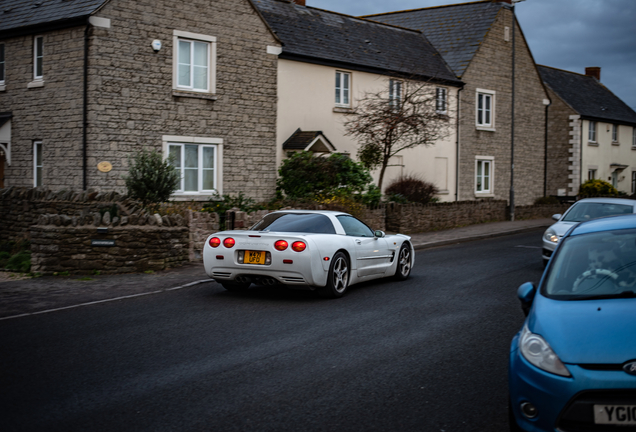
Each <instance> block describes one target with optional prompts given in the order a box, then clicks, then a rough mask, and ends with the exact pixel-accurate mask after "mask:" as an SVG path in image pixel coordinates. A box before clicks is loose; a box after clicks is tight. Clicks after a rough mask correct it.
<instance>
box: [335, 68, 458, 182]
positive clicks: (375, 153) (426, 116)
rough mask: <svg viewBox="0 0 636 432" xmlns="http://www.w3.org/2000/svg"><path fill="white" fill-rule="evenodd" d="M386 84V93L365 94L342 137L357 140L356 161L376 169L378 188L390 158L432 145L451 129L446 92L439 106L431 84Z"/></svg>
mask: <svg viewBox="0 0 636 432" xmlns="http://www.w3.org/2000/svg"><path fill="white" fill-rule="evenodd" d="M387 81H388V85H387V86H385V88H386V90H383V91H380V92H377V93H365V96H364V97H363V98H362V99H360V100H359V102H358V104H357V106H356V107H354V108H353V110H352V112H351V113H349V114H347V120H346V121H345V122H344V127H345V130H346V135H350V136H353V137H355V138H356V139H357V140H358V158H359V159H360V162H362V164H363V165H364V166H365V167H367V168H369V169H376V168H378V167H380V178H379V180H378V187H379V188H380V189H382V181H383V179H384V173H385V171H386V168H387V166H389V160H390V159H391V157H393V156H395V155H396V154H398V153H400V152H402V151H404V150H406V149H410V148H413V147H418V146H422V145H424V146H429V145H433V144H435V142H436V141H437V140H438V139H440V138H444V137H445V136H447V135H448V134H449V133H450V130H451V128H450V127H449V126H450V125H449V121H448V119H449V116H448V113H449V112H450V111H449V103H448V96H449V95H448V94H447V93H445V94H444V98H443V99H444V102H445V106H442V105H440V102H441V101H440V98H438V94H437V91H436V87H435V86H434V85H432V84H431V83H428V82H422V81H419V82H416V81H413V80H404V81H397V80H393V79H389V80H387Z"/></svg>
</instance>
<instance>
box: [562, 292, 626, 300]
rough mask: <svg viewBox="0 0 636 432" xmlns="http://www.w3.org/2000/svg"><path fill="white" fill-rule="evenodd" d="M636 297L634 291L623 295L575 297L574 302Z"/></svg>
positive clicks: (622, 293)
mask: <svg viewBox="0 0 636 432" xmlns="http://www.w3.org/2000/svg"><path fill="white" fill-rule="evenodd" d="M634 297H636V292H634V291H623V292H621V293H615V294H598V295H590V296H580V297H579V296H577V297H573V298H572V300H602V299H615V298H634Z"/></svg>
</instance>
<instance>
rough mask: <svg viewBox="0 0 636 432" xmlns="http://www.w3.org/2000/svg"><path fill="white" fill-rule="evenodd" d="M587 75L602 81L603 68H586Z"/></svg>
mask: <svg viewBox="0 0 636 432" xmlns="http://www.w3.org/2000/svg"><path fill="white" fill-rule="evenodd" d="M585 75H587V76H591V77H594V78H596V79H597V80H599V81H600V80H601V68H600V67H586V68H585Z"/></svg>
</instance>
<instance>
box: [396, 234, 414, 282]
mask: <svg viewBox="0 0 636 432" xmlns="http://www.w3.org/2000/svg"><path fill="white" fill-rule="evenodd" d="M410 274H411V248H410V247H409V245H408V244H406V243H404V244H403V245H402V247H401V248H400V253H399V254H398V262H397V268H396V269H395V278H396V279H397V280H405V279H407V278H408V277H409V275H410Z"/></svg>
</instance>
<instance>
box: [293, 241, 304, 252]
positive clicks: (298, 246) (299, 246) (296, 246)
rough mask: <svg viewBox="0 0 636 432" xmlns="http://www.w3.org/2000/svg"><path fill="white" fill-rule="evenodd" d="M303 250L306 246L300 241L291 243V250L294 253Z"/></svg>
mask: <svg viewBox="0 0 636 432" xmlns="http://www.w3.org/2000/svg"><path fill="white" fill-rule="evenodd" d="M305 249H307V245H306V244H305V243H303V242H301V241H297V242H294V243H292V250H294V251H296V252H302V251H304V250H305Z"/></svg>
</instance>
